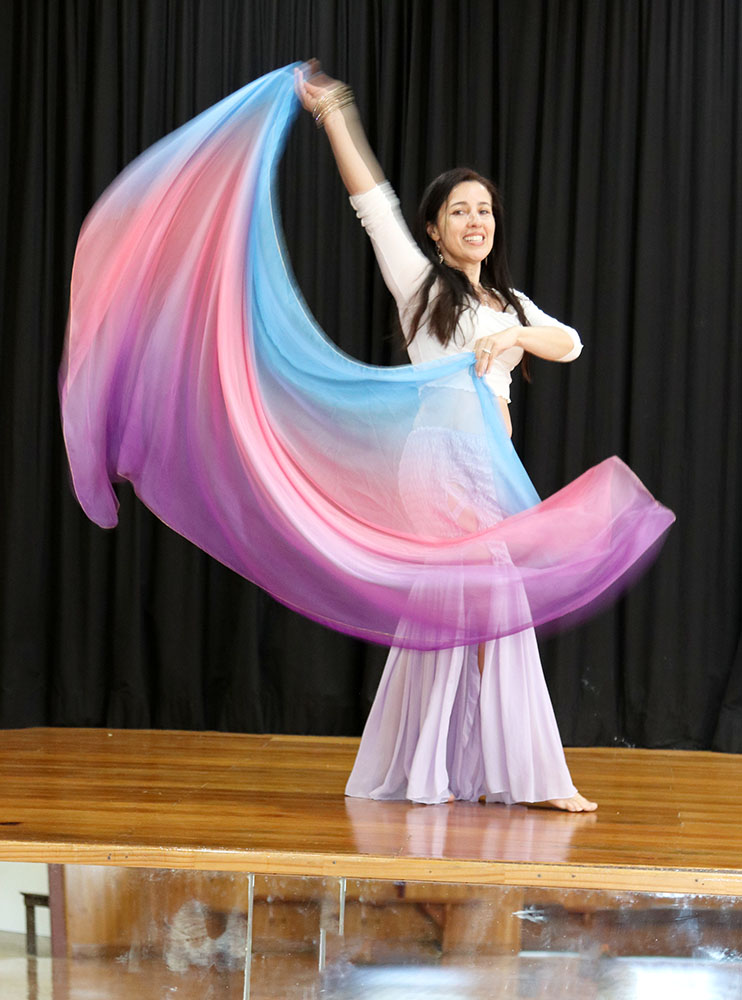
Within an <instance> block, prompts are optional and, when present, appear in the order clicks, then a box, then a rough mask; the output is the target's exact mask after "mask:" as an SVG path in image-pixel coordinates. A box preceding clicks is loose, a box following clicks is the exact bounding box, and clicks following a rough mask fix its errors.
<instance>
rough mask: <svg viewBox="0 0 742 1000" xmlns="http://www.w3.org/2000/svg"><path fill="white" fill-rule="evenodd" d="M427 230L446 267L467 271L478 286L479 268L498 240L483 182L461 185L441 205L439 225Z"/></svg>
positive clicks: (490, 205) (488, 196)
mask: <svg viewBox="0 0 742 1000" xmlns="http://www.w3.org/2000/svg"><path fill="white" fill-rule="evenodd" d="M427 231H428V235H429V236H430V238H431V239H432V240H435V242H436V243H437V245H438V248H439V249H440V251H441V253H442V254H443V259H444V261H445V262H446V264H448V265H449V266H450V267H455V268H458V269H459V270H460V271H463V272H464V273H465V274H467V276H468V277H469V280H470V281H472V282H473V283H474V284H476V282H478V281H479V266H480V264H481V262H482V261H483V260H484V258H485V257H486V256H487V255H488V254H489V252H490V250H491V249H492V245H493V243H494V239H495V218H494V215H493V213H492V197H491V195H490V192H489V191H488V190H487V188H486V187H485V186H484V184H481V183H480V182H479V181H462V183H461V184H457V185H456V186H455V187H454V188H452V189H451V193H450V194H449V196H448V198H447V200H446V201H445V202H444V204H443V205H442V206H441V208H440V210H439V212H438V217H437V219H436V221H435V223H432V222H431V223H429V225H428V227H427Z"/></svg>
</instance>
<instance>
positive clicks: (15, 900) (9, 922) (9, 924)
mask: <svg viewBox="0 0 742 1000" xmlns="http://www.w3.org/2000/svg"><path fill="white" fill-rule="evenodd" d="M22 892H39V893H43V894H44V895H47V894H48V892H49V871H48V869H47V867H46V865H36V864H28V863H26V862H15V861H0V931H14V932H16V933H18V934H25V933H26V908H25V907H24V905H23V896H22V895H21V893H22ZM36 933H37V934H38V935H39V936H40V937H50V936H51V929H50V924H49V910H48V909H47V908H46V907H45V906H37V907H36Z"/></svg>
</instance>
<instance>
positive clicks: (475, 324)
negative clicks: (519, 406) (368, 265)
mask: <svg viewBox="0 0 742 1000" xmlns="http://www.w3.org/2000/svg"><path fill="white" fill-rule="evenodd" d="M350 203H351V205H352V206H353V208H354V209H355V211H356V214H357V216H358V218H359V219H360V220H361V224H362V225H363V227H364V229H365V230H366V232H367V233H368V235H369V237H370V239H371V243H372V245H373V248H374V252H375V254H376V259H377V261H378V263H379V268H380V270H381V274H382V277H383V278H384V281H385V283H386V286H387V288H388V289H389V291H390V292H391V293H392V295H393V296H394V299H395V301H396V303H397V309H398V310H399V318H400V322H401V324H402V330H403V331H404V333H405V334H407V332H408V330H409V325H410V320H411V318H412V315H413V313H414V305H415V297H416V295H417V292H418V291H419V289H420V285H421V284H422V282H423V280H424V278H425V276H426V274H427V273H428V270H429V268H430V266H431V265H430V261H429V260H428V259H427V258H426V257H425V254H423V252H422V251H421V250H420V248H419V247H418V245H417V243H415V241H414V240H413V238H412V235H411V234H410V231H409V229H408V228H407V226H406V224H405V222H404V219H403V218H402V213H401V211H400V208H399V201H398V199H397V196H396V195H395V193H394V191H393V190H392V187H391V185H390V184H389V183H388V182H384V183H383V184H380V185H378V186H377V187H375V188H372V189H371V190H370V191H366V192H364V193H363V194H358V195H353V196H352V197H351V199H350ZM515 294H516V295H517V296H518V298H519V299H520V302H521V304H522V306H523V311H524V313H525V315H526V318H527V319H528V322H529V323H530V324H531V326H556V327H559V328H560V329H561V330H564V331H565V333H567V334H569V336H570V338H571V339H572V348H571V350H570V351H568V352H567V354H565V355H564V357H562V358H559V361H561V362H563V361H573V360H574V359H575V358H576V357H578V355H579V354H580V351H581V350H582V342H581V340H580V337H579V334H578V333H577V331H576V330H574V329H573V328H572V327H571V326H567V325H566V324H564V323H561V322H559V320H556V319H554V318H553V316H548V315H547V314H546V313H545V312H542V311H541V310H540V309H539V308H538V307H537V306H535V305H534V304H533V302H531V300H530V299H529V298H528V297H527V296H526V295H523V293H522V292H518V291H516V292H515ZM519 324H520V320H519V319H518V314H517V313H516V311H515V309H514V308H513V307H512V306H511V305H508V306H507V307H506V308H505V309H504V310H503V311H502V312H499V311H498V310H496V309H492V308H490V307H489V306H485V305H482V304H481V303H480V302H479V301H477V300H473V301H472V302H471V305H470V308H468V309H465V310H464V311H463V312H462V314H461V317H460V319H459V323H458V327H457V328H456V332H455V334H454V336H453V337H452V338H451V340H450V341H449V343H448V344H446V345H445V346H444V345H443V344H442V343H441V342H440V340H438V338H437V337H436V336H435V335H434V334H433V333H432V332H431V330H430V327H429V325H428V313H427V312H426V314H425V315H424V316H423V318H422V321H421V323H420V326H419V328H418V331H417V333H416V335H415V337H414V339H413V341H412V343H411V344H409V345H408V347H407V353H408V355H409V358H410V361H411V362H412V363H413V364H420V363H422V362H423V361H433V360H435V359H436V358H442V357H446V356H448V355H451V354H459V353H461V352H462V351H471V350H473V349H474V342H475V341H477V340H479V338H480V337H485V336H487V335H488V334H492V333H499V332H501V331H502V330H507V329H508V328H509V327H512V326H518V325H519ZM522 357H523V349H522V348H520V347H513V348H511V349H510V350H507V351H503V353H502V354H500V355H498V356H497V357H496V358H495V359H494V361H493V365H492V368H491V370H490V372H489V373H488V374H487V375H485V376H484V378H485V380H486V382H487V384H488V385H489V387H490V389H491V390H492V392H493V394H494V395H495V396H500V397H501V398H503V399H505V400H507V402H510V384H511V382H512V377H511V372H512V371H513V369H514V368H515V367H516V366H517V365H518V364H520V361H521V359H522Z"/></svg>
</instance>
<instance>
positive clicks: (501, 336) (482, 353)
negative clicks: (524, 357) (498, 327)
mask: <svg viewBox="0 0 742 1000" xmlns="http://www.w3.org/2000/svg"><path fill="white" fill-rule="evenodd" d="M519 336H520V328H519V327H517V326H514V327H511V329H509V330H503V331H502V332H501V333H491V334H489V335H488V336H487V337H480V338H479V340H475V341H474V354H475V355H476V358H477V366H476V368H475V371H476V373H477V375H486V374H487V372H488V371H489V370H490V369H491V368H492V362H493V361H494V360H495V358H496V357H497V355H498V354H502V353H503V352H504V351H509V350H510V348H511V347H518V346H519V344H518V338H519Z"/></svg>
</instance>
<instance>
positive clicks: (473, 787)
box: [296, 73, 596, 812]
mask: <svg viewBox="0 0 742 1000" xmlns="http://www.w3.org/2000/svg"><path fill="white" fill-rule="evenodd" d="M296 88H297V93H298V95H299V97H300V99H301V101H302V104H303V105H304V107H305V108H306V109H307V110H308V111H310V112H312V113H313V115H314V117H315V120H316V121H317V123H318V124H319V125H322V126H323V127H324V129H325V132H326V133H327V137H328V139H329V140H330V144H331V146H332V151H333V154H334V156H335V160H336V162H337V166H338V169H339V171H340V175H341V177H342V179H343V182H344V184H345V186H346V188H347V189H348V192H349V194H350V195H351V203H352V205H353V207H354V208H355V209H356V212H357V213H358V216H359V218H360V219H361V221H362V223H363V226H364V227H365V229H366V231H367V233H368V234H369V236H370V237H371V240H372V243H373V246H374V250H375V252H376V256H377V259H378V262H379V266H380V268H381V271H382V275H383V277H384V280H385V282H386V284H387V287H388V288H389V290H390V291H391V293H392V294H393V295H394V297H395V300H396V302H397V306H398V309H399V314H400V320H401V324H402V329H403V331H404V333H405V336H406V338H407V349H408V353H409V356H410V360H411V361H412V362H413V364H414V363H420V362H423V361H428V360H432V359H434V358H440V357H443V356H445V355H451V354H455V353H458V352H460V351H472V350H473V351H474V352H475V354H476V371H477V374H478V375H479V376H480V377H482V378H484V379H485V380H486V382H487V384H488V386H489V387H490V389H491V391H492V393H493V395H494V396H496V397H497V401H498V403H499V405H500V409H501V411H502V416H503V420H504V421H505V424H506V426H507V428H508V432H509V433H510V432H511V423H510V415H509V412H508V404H509V399H510V396H509V386H510V372H511V371H512V370H513V368H515V367H516V365H518V364H519V363H520V361H521V359H522V357H523V354H524V352H525V351H527V352H529V353H530V354H534V355H536V356H537V357H540V358H545V359H547V360H550V361H571V360H572V359H573V358H576V357H577V356H578V354H579V353H580V350H581V346H582V345H581V343H580V339H579V337H578V335H577V333H576V332H575V331H574V330H572V329H571V328H570V327H567V326H565V325H564V324H562V323H559V322H558V321H557V320H554V319H552V318H551V317H549V316H547V315H546V314H545V313H542V312H541V311H540V310H539V309H537V308H536V306H534V305H533V303H532V302H530V300H529V299H527V298H526V297H525V296H524V295H522V294H521V293H519V292H515V291H514V290H513V289H512V287H511V282H510V279H509V273H508V267H507V260H506V254H505V245H504V239H503V235H502V226H501V224H500V219H501V206H500V200H499V197H498V194H497V190H496V188H495V187H494V185H493V184H492V183H491V182H490V181H488V180H486V179H485V178H483V177H480V176H479V175H478V174H475V173H474V172H473V171H470V170H466V169H463V168H459V169H455V170H451V171H448V172H447V173H445V174H442V175H441V176H440V177H438V178H437V179H436V180H435V181H433V183H432V184H431V185H430V186H429V188H428V190H427V191H426V192H425V195H424V196H423V201H422V204H421V206H420V211H419V222H420V226H421V235H420V238H421V242H422V245H423V251H422V252H421V249H420V247H419V246H418V245H417V244H416V243H415V242H414V241H413V240H412V238H411V236H410V234H409V232H408V230H407V228H406V227H405V225H404V222H403V221H402V219H401V215H400V213H399V210H398V205H397V200H396V198H395V197H394V194H393V192H392V190H391V188H390V187H389V185H388V184H387V183H386V182H385V181H384V178H383V174H382V172H381V169H380V167H379V165H378V163H377V162H376V159H375V157H374V156H373V154H372V153H371V150H370V148H369V146H368V142H367V140H366V138H365V135H364V133H363V130H362V127H361V125H360V122H359V119H358V116H357V114H356V113H355V110H354V107H353V103H352V94H351V92H350V91H349V89H348V88H347V87H345V86H344V85H342V84H340V83H338V82H337V81H335V80H330V79H329V78H328V77H326V76H324V75H322V74H319V73H314V75H312V76H310V77H308V78H305V77H304V76H303V75H302V74H301V73H297V81H296ZM441 462H442V463H443V462H445V465H446V468H445V469H444V468H441V470H440V473H441V474H440V481H441V520H442V522H445V521H446V519H448V520H449V521H451V523H452V527H453V528H454V529H456V527H457V526H458V532H459V533H461V530H462V528H465V527H466V526H467V524H468V525H469V529H468V530H476V528H477V513H476V512H477V511H479V510H480V509H481V506H482V503H481V498H474V499H471V498H468V497H467V496H462V495H461V489H460V487H459V488H457V487H458V483H457V476H456V471H455V464H456V458H455V456H453V458H452V457H451V456H450V455H446V457H445V459H444V458H441ZM466 462H467V467H468V470H469V471H468V472H467V474H466V475H465V476H464V475H462V477H461V479H462V480H463V481H464V482H470V481H471V472H470V470H471V456H466ZM447 487H448V488H447ZM484 502H485V505H486V499H485V501H484ZM346 793H347V794H348V795H352V796H359V797H364V798H377V799H411V800H413V801H416V802H426V803H434V802H445V801H448V800H453V799H468V800H477V799H479V798H482V797H484V798H486V799H487V800H489V801H500V802H508V803H512V802H546V803H548V804H550V805H552V806H554V807H555V808H557V809H564V810H566V811H569V812H584V811H592V810H593V809H595V808H596V804H595V803H594V802H589V801H588V800H587V799H585V798H584V797H583V796H582V795H580V794H579V792H578V791H577V789H576V788H575V786H574V785H573V783H572V780H571V778H570V774H569V771H568V769H567V764H566V761H565V759H564V751H563V749H562V744H561V740H560V737H559V732H558V729H557V725H556V720H555V718H554V712H553V709H552V706H551V701H550V699H549V694H548V691H547V688H546V684H545V681H544V677H543V671H542V669H541V661H540V658H539V653H538V647H537V645H536V637H535V635H534V632H533V630H532V629H527V630H526V631H523V632H519V633H517V634H516V635H511V636H507V637H505V638H502V639H497V640H493V641H490V642H487V643H484V644H482V645H480V646H478V647H477V646H471V647H461V648H456V649H445V650H439V651H433V652H421V651H416V650H408V649H398V648H392V649H391V651H390V653H389V658H388V660H387V663H386V667H385V670H384V674H383V677H382V679H381V683H380V685H379V690H378V692H377V694H376V698H375V700H374V704H373V706H372V708H371V712H370V714H369V718H368V721H367V723H366V728H365V730H364V733H363V738H362V740H361V745H360V748H359V751H358V756H357V758H356V762H355V765H354V767H353V772H352V774H351V776H350V779H349V781H348V786H347V789H346Z"/></svg>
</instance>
